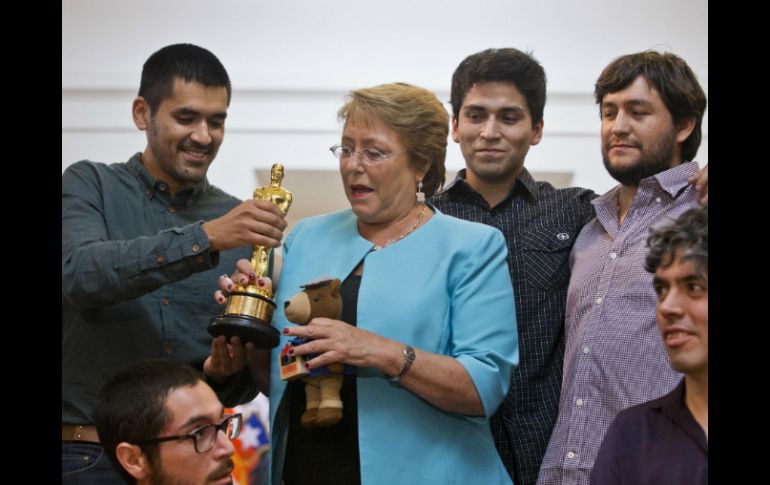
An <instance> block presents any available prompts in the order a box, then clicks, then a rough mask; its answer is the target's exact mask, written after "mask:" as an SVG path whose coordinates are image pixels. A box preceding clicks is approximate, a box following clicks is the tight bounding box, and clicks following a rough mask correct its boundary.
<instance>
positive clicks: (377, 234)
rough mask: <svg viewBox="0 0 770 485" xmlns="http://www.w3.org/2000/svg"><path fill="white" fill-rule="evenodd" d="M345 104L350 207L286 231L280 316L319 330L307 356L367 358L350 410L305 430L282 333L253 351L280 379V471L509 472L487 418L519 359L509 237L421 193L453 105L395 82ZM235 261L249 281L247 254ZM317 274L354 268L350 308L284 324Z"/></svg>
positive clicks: (427, 188)
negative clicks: (282, 371) (262, 352)
mask: <svg viewBox="0 0 770 485" xmlns="http://www.w3.org/2000/svg"><path fill="white" fill-rule="evenodd" d="M338 116H339V118H340V120H341V121H343V122H344V130H343V133H342V139H341V142H340V144H339V145H335V146H334V147H332V148H331V151H332V153H334V155H335V156H336V157H337V158H339V161H340V165H339V166H340V174H341V176H342V183H343V187H344V190H345V195H346V196H347V198H348V200H349V201H350V205H351V209H349V210H345V211H341V212H338V213H334V214H330V215H325V216H319V217H313V218H309V219H306V220H304V221H302V222H300V223H299V224H297V226H296V227H295V228H294V230H293V231H292V232H291V233H290V234H289V236H288V237H287V239H286V241H285V243H284V247H283V268H282V270H281V275H280V284H279V285H278V290H277V296H276V303H277V305H278V306H277V308H278V310H276V311H275V314H274V317H273V324H274V325H275V327H276V328H277V329H278V330H279V331H281V332H282V333H283V335H284V336H286V337H287V338H288V339H293V338H294V337H297V336H300V337H310V338H312V340H311V341H310V342H309V343H306V344H303V345H300V346H298V347H296V348H295V354H296V355H308V354H311V353H312V354H318V355H317V356H316V357H312V358H310V360H309V361H308V364H309V368H310V369H314V368H317V367H319V366H323V365H326V364H330V363H335V362H341V363H344V364H348V365H351V366H354V367H355V370H356V372H355V374H354V375H346V376H345V377H344V382H343V385H342V391H341V395H342V401H343V406H344V409H343V419H342V421H340V422H339V423H338V424H335V425H333V426H330V427H325V428H312V429H308V428H305V427H303V426H301V425H300V420H299V417H300V415H301V414H302V412H303V411H304V409H305V396H304V392H303V390H302V389H303V386H302V382H300V381H291V382H289V383H288V384H287V383H286V382H285V381H282V380H281V379H280V378H279V375H278V365H277V364H275V363H276V362H277V359H278V353H279V352H280V349H281V348H282V347H283V344H284V343H283V342H282V343H281V344H280V345H279V346H278V347H276V348H275V349H274V350H273V352H272V356H271V357H270V359H269V361H268V359H267V358H264V359H262V360H261V361H260V362H258V363H256V365H253V366H252V368H255V367H256V368H257V369H258V370H259V372H260V374H261V376H258V377H257V379H256V380H257V381H258V382H261V383H266V382H268V378H269V387H270V388H269V392H268V390H267V389H264V391H265V393H266V394H269V396H270V404H271V406H270V420H271V459H272V465H271V483H274V484H280V483H285V484H287V485H290V484H294V483H303V484H309V483H340V484H348V483H362V484H388V485H392V484H396V483H420V484H422V483H441V484H449V483H462V484H467V483H485V484H487V483H489V484H493V483H494V484H497V483H510V478H509V477H508V474H507V473H506V470H505V468H504V467H503V464H502V462H501V461H500V458H499V457H498V454H497V451H496V450H495V446H494V442H493V439H492V434H491V432H490V429H489V421H488V420H489V418H490V417H491V416H492V414H493V413H494V412H495V410H496V409H497V407H498V405H499V404H500V403H501V402H502V400H503V398H504V396H505V395H506V392H507V390H508V385H509V380H510V375H511V371H512V369H513V367H514V366H516V365H517V364H518V340H517V330H516V323H515V322H516V318H515V307H514V301H513V297H512V295H513V292H512V288H511V280H510V276H509V272H508V268H507V264H506V254H507V249H506V245H505V240H504V238H503V235H502V234H501V233H500V232H499V231H498V230H496V229H493V228H491V227H489V226H486V225H482V224H477V223H472V222H467V221H462V220H460V219H456V218H453V217H449V216H446V215H444V214H442V213H441V212H439V211H438V210H437V209H435V208H434V207H432V206H431V205H430V204H429V203H426V202H425V197H426V196H428V197H429V196H431V195H432V194H434V193H435V192H436V191H437V190H438V189H439V188H440V187H441V185H442V184H443V182H444V173H445V168H444V159H445V156H446V144H447V134H448V126H449V118H448V114H447V112H446V110H445V109H444V107H443V105H442V103H441V102H440V101H439V100H438V99H437V98H436V96H435V95H434V94H433V93H431V92H429V91H427V90H424V89H421V88H417V87H414V86H410V85H407V84H401V83H397V84H384V85H380V86H376V87H373V88H369V89H360V90H356V91H353V92H352V93H351V94H350V95H349V98H348V100H347V102H346V103H345V105H344V106H343V107H342V108H341V109H340V110H339V113H338ZM238 267H239V268H240V269H239V271H236V272H235V273H234V274H233V275H232V276H231V278H232V280H233V281H236V282H241V281H243V280H244V279H245V278H247V275H249V274H250V265H249V262H248V261H246V260H241V261H240V262H239V263H238ZM320 276H326V277H331V278H339V279H340V280H341V281H342V282H343V283H342V287H341V293H342V296H343V315H342V317H341V319H340V320H331V319H326V318H316V319H314V320H312V321H311V322H310V323H309V324H308V325H306V326H297V325H293V324H291V323H289V322H288V321H287V320H286V316H285V315H284V313H283V311H282V309H283V307H284V302H286V301H287V300H288V299H289V298H290V297H291V296H292V295H294V294H295V293H297V292H298V291H300V289H301V288H300V286H301V285H304V284H306V283H308V282H310V281H311V280H314V279H317V278H318V277H320ZM230 282H231V281H230V279H228V278H222V280H221V282H220V284H221V285H222V288H223V293H226V292H225V291H224V290H225V289H226V288H227V285H228V284H229V283H230ZM217 296H218V297H219V298H221V297H222V295H221V294H219V295H217ZM224 358H227V357H226V356H225V357H224ZM271 363H272V364H273V365H271Z"/></svg>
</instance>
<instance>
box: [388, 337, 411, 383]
mask: <svg viewBox="0 0 770 485" xmlns="http://www.w3.org/2000/svg"><path fill="white" fill-rule="evenodd" d="M401 352H402V353H403V354H404V365H402V366H401V370H400V371H398V374H396V375H394V376H393V377H391V378H390V379H389V380H390V382H398V381H400V380H401V376H402V375H404V374H405V373H406V371H408V370H409V368H410V367H412V363H413V362H414V359H415V357H417V355H415V353H414V349H413V348H412V346H411V345H404V348H403V349H402V350H401Z"/></svg>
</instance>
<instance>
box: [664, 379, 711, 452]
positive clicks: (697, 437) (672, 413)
mask: <svg viewBox="0 0 770 485" xmlns="http://www.w3.org/2000/svg"><path fill="white" fill-rule="evenodd" d="M684 395H685V382H684V378H682V380H681V381H680V382H679V385H678V386H676V388H674V390H673V391H671V392H670V393H669V394H667V395H665V396H663V397H662V398H660V399H656V400H655V401H651V402H650V408H652V409H653V410H656V411H659V412H661V413H663V414H664V415H665V416H667V417H668V418H669V419H670V420H671V421H673V422H674V423H675V424H676V425H677V426H678V427H679V428H680V429H681V430H682V431H684V432H685V433H686V434H687V435H688V436H690V438H692V439H693V440H694V441H695V442H696V443H697V444H698V446H700V447H701V448H702V449H703V451H705V452H706V453H708V441H707V440H706V434H705V433H704V432H703V429H702V428H701V427H700V425H699V424H698V422H697V421H695V417H693V415H692V413H691V412H690V410H689V409H688V407H687V404H686V403H685V400H684Z"/></svg>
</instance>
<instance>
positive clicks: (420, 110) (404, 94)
mask: <svg viewBox="0 0 770 485" xmlns="http://www.w3.org/2000/svg"><path fill="white" fill-rule="evenodd" d="M372 116H376V117H377V118H379V119H381V120H382V121H383V122H384V123H385V124H386V125H388V126H389V127H391V128H393V129H394V130H395V131H396V133H398V136H399V139H400V141H401V143H403V145H404V147H406V150H407V153H408V154H409V161H410V163H411V164H412V167H413V168H414V169H415V170H418V171H420V172H422V171H425V170H426V169H427V171H426V172H425V177H424V178H423V179H422V184H423V191H424V192H425V195H426V197H430V196H431V195H433V194H435V193H436V192H437V191H438V190H439V189H440V188H441V186H442V185H444V178H445V176H446V167H445V165H444V162H445V159H446V145H447V136H448V135H449V114H448V113H447V111H446V108H444V105H443V104H442V103H441V101H439V99H438V98H437V97H436V95H435V94H433V93H432V92H430V91H428V90H427V89H423V88H419V87H417V86H412V85H410V84H406V83H390V84H380V85H379V86H374V87H372V88H366V89H356V90H355V91H351V92H350V94H349V95H348V98H347V101H346V102H345V104H344V105H343V106H342V107H341V108H340V109H339V111H338V112H337V117H338V118H339V120H340V121H343V122H345V124H347V123H348V122H349V121H351V120H352V121H353V122H361V123H363V124H366V123H367V120H368V119H369V118H371V117H372Z"/></svg>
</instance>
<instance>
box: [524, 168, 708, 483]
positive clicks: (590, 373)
mask: <svg viewBox="0 0 770 485" xmlns="http://www.w3.org/2000/svg"><path fill="white" fill-rule="evenodd" d="M697 170H698V165H697V163H696V162H687V163H684V164H681V165H678V166H676V167H674V168H671V169H669V170H666V171H665V172H661V173H659V174H657V175H654V176H652V177H648V178H646V179H643V180H642V181H641V182H640V184H639V190H638V192H637V193H636V197H635V198H634V200H633V203H632V204H631V207H630V208H629V210H628V213H627V214H626V218H625V220H624V221H623V225H622V226H620V227H618V217H617V214H618V192H619V189H620V187H619V186H618V187H615V188H614V189H612V190H610V191H609V192H607V193H606V194H604V195H602V196H601V197H599V198H597V199H595V200H594V201H593V204H594V209H595V210H596V218H594V219H593V220H592V221H591V222H589V223H588V224H587V225H586V226H585V227H584V228H583V230H582V231H581V233H580V235H579V236H578V239H577V241H576V242H575V246H574V247H573V249H572V255H571V259H570V264H571V268H572V276H571V278H570V282H569V289H568V291H567V312H566V323H565V327H566V334H567V343H566V349H565V356H564V378H563V381H562V390H561V398H560V400H559V417H558V419H557V421H556V427H555V428H554V431H553V434H552V435H551V440H550V442H549V443H548V450H547V451H546V454H545V459H544V460H543V465H542V467H541V469H540V476H539V477H538V481H537V483H538V485H552V484H580V485H588V483H589V478H590V474H591V468H592V467H593V464H594V459H595V458H596V455H597V453H598V451H599V446H600V445H601V442H602V439H603V438H604V434H605V433H606V431H607V428H608V427H609V425H610V423H611V422H612V420H613V418H614V417H615V415H616V414H618V412H620V411H621V410H623V409H625V408H627V407H630V406H633V405H636V404H640V403H642V402H645V401H649V400H651V399H657V398H659V397H661V396H663V395H665V394H668V393H669V392H670V391H671V390H672V389H674V387H675V386H676V385H677V383H678V382H679V380H680V379H681V374H678V373H676V372H674V371H673V370H672V369H671V367H670V363H669V360H668V356H667V355H666V351H665V349H664V348H663V343H662V341H661V338H660V333H659V332H658V328H657V325H656V323H655V302H656V300H657V298H656V296H655V291H654V290H653V288H652V275H651V274H650V273H648V272H647V271H645V269H644V258H645V256H646V254H647V246H646V241H647V236H648V235H649V230H650V228H651V227H653V226H657V225H658V224H661V223H666V222H670V221H671V220H672V219H674V218H676V217H677V216H679V214H681V213H683V212H685V211H686V210H687V209H690V208H692V207H697V206H698V194H697V192H696V191H695V189H694V188H693V187H692V186H690V185H689V184H688V183H687V178H688V177H689V176H691V175H693V174H695V173H696V171H697Z"/></svg>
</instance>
